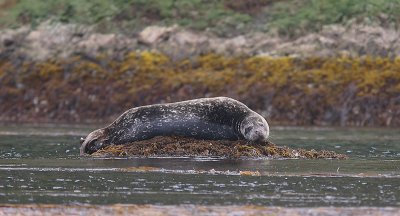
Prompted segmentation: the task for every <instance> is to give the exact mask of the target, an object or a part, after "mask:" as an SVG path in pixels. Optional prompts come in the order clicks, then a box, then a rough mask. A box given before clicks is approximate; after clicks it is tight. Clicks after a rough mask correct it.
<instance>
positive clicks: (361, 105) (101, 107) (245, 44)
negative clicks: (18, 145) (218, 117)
mask: <svg viewBox="0 0 400 216" xmlns="http://www.w3.org/2000/svg"><path fill="white" fill-rule="evenodd" d="M399 25H400V0H190V1H189V0H163V1H158V0H114V1H106V0H87V1H80V0H57V1H55V0H0V28H1V29H0V121H1V122H56V123H57V122H63V123H89V122H102V123H103V122H110V121H112V120H113V119H115V118H116V117H117V116H119V115H120V114H121V113H122V112H123V111H125V110H126V109H129V108H132V107H135V106H140V105H146V104H153V103H165V102H175V101H180V100H187V99H194V98H199V97H214V96H228V97H232V98H235V99H237V100H240V101H242V102H243V103H245V104H247V105H248V106H249V107H250V108H252V109H254V110H255V111H257V112H259V113H260V114H262V115H263V116H264V117H265V118H266V119H267V120H268V121H269V122H271V124H274V125H277V124H279V125H322V126H324V125H332V126H339V125H340V126H400V57H399V56H400V34H399Z"/></svg>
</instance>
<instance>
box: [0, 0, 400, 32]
mask: <svg viewBox="0 0 400 216" xmlns="http://www.w3.org/2000/svg"><path fill="white" fill-rule="evenodd" d="M0 18H1V19H0V20H1V22H0V25H1V26H2V27H3V28H4V27H16V26H20V25H25V24H30V25H33V26H35V25H38V24H39V23H41V22H43V21H45V20H48V19H51V20H53V21H54V22H62V23H79V24H87V25H95V26H96V27H97V30H99V31H103V32H104V31H107V32H110V31H117V32H123V33H126V34H132V33H135V32H138V31H140V30H141V29H143V28H144V27H145V26H148V25H173V24H178V25H180V26H183V27H187V28H191V29H195V30H201V31H204V30H208V31H212V32H214V33H217V34H218V35H220V36H231V35H233V34H243V33H246V32H249V31H250V30H252V31H264V32H279V33H280V34H284V35H298V34H303V33H306V32H310V31H318V30H320V29H321V28H322V27H323V26H324V25H329V24H343V25H346V24H348V23H354V22H357V23H366V24H369V23H371V22H374V23H377V24H379V25H381V26H384V27H396V28H397V27H398V25H399V23H400V2H399V1H398V0H246V1H237V0H214V1H209V0H191V1H187V0H163V1H158V0H115V1H108V0H90V1H80V0H57V1H54V0H29V1H24V0H0Z"/></svg>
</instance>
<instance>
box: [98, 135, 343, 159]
mask: <svg viewBox="0 0 400 216" xmlns="http://www.w3.org/2000/svg"><path fill="white" fill-rule="evenodd" d="M92 156H95V157H131V156H139V157H141V156H143V157H156V156H201V157H227V158H239V157H246V158H260V157H272V158H307V159H317V158H330V159H347V158H348V157H347V156H346V155H343V154H338V153H336V152H333V151H326V150H321V151H317V150H314V149H312V150H305V149H291V148H288V147H286V146H284V147H281V146H277V145H275V144H273V143H271V142H266V143H263V144H256V145H254V144H251V143H248V142H247V141H245V140H237V141H229V140H197V139H193V138H186V137H176V136H173V137H163V136H158V137H154V138H152V139H149V140H143V141H138V142H133V143H129V144H125V145H111V146H107V147H105V148H104V149H100V150H99V151H97V152H95V153H93V154H92Z"/></svg>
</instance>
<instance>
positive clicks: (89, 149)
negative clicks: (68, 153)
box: [80, 129, 105, 155]
mask: <svg viewBox="0 0 400 216" xmlns="http://www.w3.org/2000/svg"><path fill="white" fill-rule="evenodd" d="M104 137H105V129H98V130H95V131H93V132H91V133H90V134H89V135H87V137H86V138H85V139H84V141H83V142H82V145H81V148H80V154H81V155H85V154H86V153H87V154H92V153H93V152H95V151H97V150H99V149H101V148H103V147H104V146H105V142H104V141H105V139H104Z"/></svg>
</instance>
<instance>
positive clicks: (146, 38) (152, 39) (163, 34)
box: [138, 26, 178, 45]
mask: <svg viewBox="0 0 400 216" xmlns="http://www.w3.org/2000/svg"><path fill="white" fill-rule="evenodd" d="M177 28H178V27H177V26H172V27H161V26H149V27H147V28H145V29H144V30H143V31H142V32H140V33H139V37H138V41H139V42H140V43H143V44H145V45H154V44H155V43H158V42H161V41H162V40H164V39H167V38H168V36H169V35H170V34H171V33H172V32H174V31H175V30H176V29H177Z"/></svg>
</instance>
